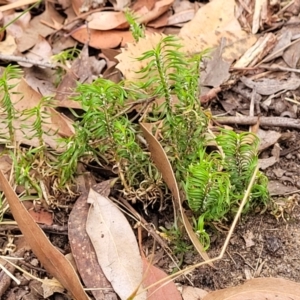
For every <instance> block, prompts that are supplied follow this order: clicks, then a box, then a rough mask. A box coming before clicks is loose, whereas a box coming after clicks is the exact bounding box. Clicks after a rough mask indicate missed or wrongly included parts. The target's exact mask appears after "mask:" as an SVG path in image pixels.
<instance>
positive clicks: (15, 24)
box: [3, 12, 31, 38]
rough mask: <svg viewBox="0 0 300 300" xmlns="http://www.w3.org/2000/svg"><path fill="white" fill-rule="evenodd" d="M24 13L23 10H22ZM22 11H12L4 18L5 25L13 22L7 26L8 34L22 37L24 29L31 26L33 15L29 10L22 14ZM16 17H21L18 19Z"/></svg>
mask: <svg viewBox="0 0 300 300" xmlns="http://www.w3.org/2000/svg"><path fill="white" fill-rule="evenodd" d="M22 13H23V12H22ZM22 13H21V12H15V13H11V14H9V15H7V14H6V15H5V16H4V18H3V23H4V25H7V24H8V23H10V22H12V23H11V24H10V25H9V26H8V27H7V28H6V30H5V31H6V35H11V36H13V37H14V38H17V37H21V36H22V34H23V32H24V30H25V29H26V28H27V27H28V26H29V22H30V20H31V15H30V13H29V12H26V13H25V14H23V15H21V14H22ZM16 18H19V19H17V20H16Z"/></svg>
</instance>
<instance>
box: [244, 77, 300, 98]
mask: <svg viewBox="0 0 300 300" xmlns="http://www.w3.org/2000/svg"><path fill="white" fill-rule="evenodd" d="M241 81H242V82H243V83H244V84H245V85H246V86H247V87H249V88H251V89H254V88H255V89H256V92H257V93H258V94H261V95H272V94H276V93H277V92H279V91H282V90H296V89H297V88H298V87H299V86H300V79H299V78H298V77H295V76H290V77H289V78H287V80H284V81H283V80H278V79H269V78H263V79H262V80H260V81H253V80H251V79H249V78H247V77H244V76H243V77H241Z"/></svg>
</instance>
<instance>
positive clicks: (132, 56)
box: [116, 34, 165, 81]
mask: <svg viewBox="0 0 300 300" xmlns="http://www.w3.org/2000/svg"><path fill="white" fill-rule="evenodd" d="M164 37H165V35H163V34H151V35H146V37H145V38H142V39H139V41H138V42H137V43H136V42H135V43H129V44H128V45H127V48H126V49H124V48H122V49H121V51H122V53H121V54H119V55H117V56H116V58H117V59H118V60H119V64H118V65H117V69H119V70H120V71H121V72H122V73H123V75H124V77H125V78H126V79H127V80H129V81H137V80H140V78H141V77H142V76H141V74H137V72H138V71H140V70H141V69H142V68H144V67H146V66H147V64H148V63H149V60H143V61H137V60H136V58H138V57H140V56H141V55H142V54H143V53H144V52H146V51H149V50H151V49H154V48H155V46H156V45H157V44H158V43H159V42H160V41H161V39H162V38H164ZM144 80H146V79H144Z"/></svg>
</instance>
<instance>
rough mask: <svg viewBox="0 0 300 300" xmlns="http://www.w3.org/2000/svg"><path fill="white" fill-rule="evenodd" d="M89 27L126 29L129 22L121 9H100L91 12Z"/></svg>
mask: <svg viewBox="0 0 300 300" xmlns="http://www.w3.org/2000/svg"><path fill="white" fill-rule="evenodd" d="M87 21H88V23H89V28H90V29H96V30H110V29H127V28H128V27H129V24H128V23H127V20H126V18H125V14H124V12H123V11H100V12H95V13H93V14H91V15H90V16H89V17H88V19H87Z"/></svg>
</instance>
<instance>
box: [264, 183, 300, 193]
mask: <svg viewBox="0 0 300 300" xmlns="http://www.w3.org/2000/svg"><path fill="white" fill-rule="evenodd" d="M268 191H269V193H270V195H271V196H278V195H284V194H288V193H293V192H297V191H298V188H297V187H295V186H291V185H289V186H286V185H284V184H283V183H281V182H280V181H276V180H270V181H269V183H268Z"/></svg>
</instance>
